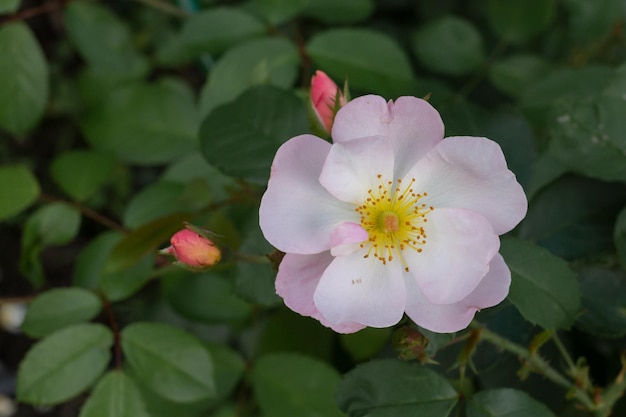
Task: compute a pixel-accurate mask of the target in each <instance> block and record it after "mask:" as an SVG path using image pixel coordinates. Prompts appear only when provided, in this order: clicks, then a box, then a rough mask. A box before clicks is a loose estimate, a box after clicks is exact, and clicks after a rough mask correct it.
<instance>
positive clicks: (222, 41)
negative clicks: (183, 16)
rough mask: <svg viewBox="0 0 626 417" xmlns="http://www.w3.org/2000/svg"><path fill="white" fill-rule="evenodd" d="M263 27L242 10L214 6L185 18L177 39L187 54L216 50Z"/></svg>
mask: <svg viewBox="0 0 626 417" xmlns="http://www.w3.org/2000/svg"><path fill="white" fill-rule="evenodd" d="M265 31H266V29H265V26H264V25H263V24H262V23H261V22H260V21H259V20H257V19H256V18H254V17H253V16H251V15H250V14H248V13H246V12H244V11H241V10H239V9H234V8H226V7H216V8H212V9H210V10H205V11H202V12H200V13H196V14H194V15H192V16H191V17H190V18H189V19H187V20H185V23H184V25H183V28H182V31H181V33H180V42H181V46H182V47H183V48H185V49H187V50H188V51H189V53H191V54H201V53H203V52H206V53H210V54H219V53H222V52H223V51H225V50H227V49H228V48H229V47H231V46H233V45H235V44H238V43H240V42H243V41H244V40H246V39H249V38H253V37H256V36H260V35H262V34H263V33H264V32H265Z"/></svg>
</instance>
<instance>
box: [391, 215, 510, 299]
mask: <svg viewBox="0 0 626 417" xmlns="http://www.w3.org/2000/svg"><path fill="white" fill-rule="evenodd" d="M426 218H427V220H428V222H427V223H423V225H422V226H423V227H424V231H425V232H426V236H427V237H426V243H424V244H420V245H418V246H419V248H421V249H422V252H421V253H420V252H418V251H416V250H413V249H410V248H407V249H405V250H404V252H403V255H404V258H405V260H406V263H407V264H408V266H409V270H410V273H411V274H412V275H413V276H414V277H415V278H416V280H417V283H418V285H419V286H420V288H421V290H422V292H423V293H424V295H425V296H426V297H427V298H428V299H429V300H430V302H431V303H433V304H451V303H455V302H457V301H459V300H462V299H463V298H465V297H467V295H468V294H469V293H471V292H472V291H473V290H474V289H475V288H476V286H477V285H478V283H479V282H480V280H481V279H482V278H483V277H484V276H485V274H486V273H487V272H488V271H489V262H491V260H492V259H493V257H494V256H495V254H496V253H497V252H498V249H499V247H500V240H499V239H498V236H497V235H496V234H495V233H494V231H493V228H492V227H491V224H490V223H489V221H487V219H485V218H484V217H483V216H481V215H480V214H478V213H476V212H473V211H471V210H466V209H451V208H442V209H440V208H435V210H434V211H433V212H431V213H429V214H427V215H426Z"/></svg>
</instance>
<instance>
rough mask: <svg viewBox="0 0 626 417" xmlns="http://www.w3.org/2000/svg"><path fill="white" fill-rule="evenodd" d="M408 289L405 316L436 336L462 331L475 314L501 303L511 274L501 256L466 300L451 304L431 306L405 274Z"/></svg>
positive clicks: (497, 255)
mask: <svg viewBox="0 0 626 417" xmlns="http://www.w3.org/2000/svg"><path fill="white" fill-rule="evenodd" d="M404 277H405V281H406V289H407V305H406V314H407V315H408V316H409V317H410V318H411V320H413V321H414V322H415V323H416V324H417V325H419V326H421V327H423V328H425V329H428V330H430V331H433V332H437V333H453V332H457V331H459V330H462V329H465V328H466V327H467V326H468V325H469V324H470V322H471V321H472V319H473V318H474V314H475V313H476V312H477V311H480V310H481V309H483V308H487V307H492V306H495V305H496V304H499V303H500V302H502V300H504V299H505V298H506V296H507V294H508V292H509V286H510V284H511V272H510V271H509V268H508V267H507V266H506V264H505V263H504V259H502V256H500V254H496V256H494V258H493V260H492V261H491V263H490V264H489V272H488V273H487V275H485V277H484V278H483V279H482V280H481V281H480V284H478V286H477V287H476V289H475V290H474V291H472V292H471V293H470V294H469V295H468V296H467V297H465V298H464V299H462V300H461V301H459V302H457V303H454V304H439V305H436V304H432V303H431V302H429V301H428V298H426V297H425V296H424V294H423V293H422V291H421V290H420V288H419V285H417V283H416V281H415V279H414V278H413V276H411V275H410V274H407V273H405V276H404Z"/></svg>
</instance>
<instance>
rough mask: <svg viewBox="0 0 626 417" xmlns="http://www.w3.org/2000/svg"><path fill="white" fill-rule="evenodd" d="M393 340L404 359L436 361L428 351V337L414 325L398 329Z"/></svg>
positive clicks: (425, 361)
mask: <svg viewBox="0 0 626 417" xmlns="http://www.w3.org/2000/svg"><path fill="white" fill-rule="evenodd" d="M391 342H392V344H393V347H394V348H395V350H396V352H397V353H398V357H399V358H400V359H402V360H404V361H408V360H412V359H417V360H418V361H420V362H421V363H434V361H433V360H432V359H431V358H430V357H429V356H428V354H427V353H426V347H427V346H428V339H427V338H426V336H424V335H423V334H422V333H420V331H419V330H417V329H415V328H413V327H409V326H404V327H401V328H399V329H397V330H396V331H395V332H394V333H393V336H392V339H391Z"/></svg>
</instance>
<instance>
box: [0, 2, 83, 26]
mask: <svg viewBox="0 0 626 417" xmlns="http://www.w3.org/2000/svg"><path fill="white" fill-rule="evenodd" d="M71 1H72V0H57V1H49V2H46V3H44V4H41V5H39V6H36V7H31V8H30V9H25V10H21V11H19V12H16V13H13V14H12V15H9V16H7V17H3V18H0V26H2V25H5V24H8V23H11V22H17V21H23V20H26V19H30V18H32V17H36V16H39V15H42V14H46V13H51V12H55V11H58V10H61V9H63V8H64V7H65V6H67V5H68V4H69V3H70V2H71Z"/></svg>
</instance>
